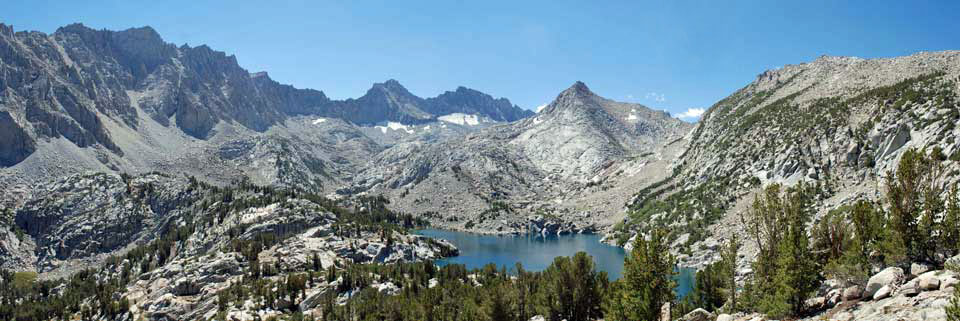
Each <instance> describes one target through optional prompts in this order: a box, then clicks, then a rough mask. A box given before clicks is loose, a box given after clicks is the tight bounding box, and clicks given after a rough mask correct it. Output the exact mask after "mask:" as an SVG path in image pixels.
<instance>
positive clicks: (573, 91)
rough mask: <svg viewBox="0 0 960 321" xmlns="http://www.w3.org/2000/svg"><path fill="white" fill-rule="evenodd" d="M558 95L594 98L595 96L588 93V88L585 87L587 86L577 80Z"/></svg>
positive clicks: (590, 92)
mask: <svg viewBox="0 0 960 321" xmlns="http://www.w3.org/2000/svg"><path fill="white" fill-rule="evenodd" d="M560 95H561V96H567V95H575V96H596V94H594V93H593V92H592V91H590V88H589V87H587V84H585V83H583V82H582V81H579V80H577V82H575V83H573V85H571V86H570V88H567V90H564V91H563V92H561V93H560Z"/></svg>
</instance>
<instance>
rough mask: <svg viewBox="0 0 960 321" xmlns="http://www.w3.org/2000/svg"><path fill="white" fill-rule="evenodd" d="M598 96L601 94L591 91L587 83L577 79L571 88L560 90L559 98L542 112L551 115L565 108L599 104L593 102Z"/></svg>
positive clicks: (579, 107)
mask: <svg viewBox="0 0 960 321" xmlns="http://www.w3.org/2000/svg"><path fill="white" fill-rule="evenodd" d="M598 97H599V96H597V95H596V94H594V93H593V92H592V91H590V88H589V87H587V84H584V83H583V82H582V81H577V82H575V83H573V85H571V86H570V87H569V88H567V89H565V90H564V91H562V92H560V94H559V95H557V98H556V99H554V100H553V102H551V103H550V104H549V105H547V107H545V108H544V109H543V111H542V112H541V114H543V115H549V114H553V113H557V112H560V111H563V110H571V109H582V108H583V107H589V106H598V105H597V104H596V103H593V100H594V99H595V98H598Z"/></svg>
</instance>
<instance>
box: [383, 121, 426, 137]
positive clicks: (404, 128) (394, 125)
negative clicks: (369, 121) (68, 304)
mask: <svg viewBox="0 0 960 321" xmlns="http://www.w3.org/2000/svg"><path fill="white" fill-rule="evenodd" d="M376 128H379V129H380V132H382V133H384V134H386V133H387V129H389V130H402V131H404V132H406V133H407V134H413V133H414V131H413V128H416V127H413V126H409V127H408V126H407V125H404V124H401V123H398V122H392V121H391V122H387V126H376Z"/></svg>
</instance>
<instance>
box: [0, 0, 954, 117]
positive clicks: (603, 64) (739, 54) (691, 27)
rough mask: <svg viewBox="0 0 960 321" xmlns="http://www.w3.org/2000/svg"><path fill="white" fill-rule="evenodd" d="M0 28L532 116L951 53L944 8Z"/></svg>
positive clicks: (199, 18)
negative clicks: (583, 92)
mask: <svg viewBox="0 0 960 321" xmlns="http://www.w3.org/2000/svg"><path fill="white" fill-rule="evenodd" d="M15 2H16V3H12V4H11V3H6V4H4V5H3V9H2V10H0V22H3V23H6V24H12V25H13V26H14V28H15V30H37V31H43V32H53V31H54V30H56V28H57V27H59V26H63V25H66V24H69V23H73V22H82V23H84V24H86V25H88V26H90V27H93V28H98V29H99V28H107V29H126V28H129V27H139V26H144V25H149V26H152V27H154V28H155V29H157V31H158V32H159V33H160V34H161V35H162V36H163V37H164V39H165V40H167V41H168V42H173V43H176V44H178V45H180V44H184V43H187V44H189V45H191V46H196V45H200V44H207V45H209V46H210V47H212V48H214V49H216V50H221V51H225V52H227V53H228V54H234V55H236V56H237V59H238V61H239V62H240V64H241V65H242V66H243V67H245V68H247V69H248V70H250V71H268V72H269V73H270V75H271V77H272V78H274V79H276V80H277V81H279V82H282V83H288V84H292V85H294V86H296V87H301V88H304V87H305V88H314V89H319V90H323V91H324V92H325V93H326V94H327V95H328V96H330V97H333V98H341V99H342V98H348V97H358V96H361V95H363V93H364V92H366V90H367V89H368V88H369V87H370V85H371V84H372V83H374V82H382V81H384V80H386V79H390V78H394V79H397V80H399V81H400V82H401V83H402V84H403V85H404V86H406V87H407V88H408V89H409V90H410V91H411V92H413V93H414V94H417V95H419V96H423V97H427V96H434V95H437V94H439V93H442V92H443V91H446V90H453V89H454V88H456V87H457V86H461V85H462V86H466V87H470V88H474V89H478V90H481V91H483V92H486V93H489V94H491V95H493V96H497V97H507V98H509V99H510V100H511V101H513V102H514V103H516V104H518V105H520V106H521V107H524V108H528V109H534V108H536V106H538V105H540V104H543V103H547V102H549V101H551V100H552V99H553V98H554V97H555V96H556V95H557V93H559V92H560V91H561V90H563V89H565V88H567V87H569V86H570V85H571V84H572V83H573V82H574V81H576V80H582V81H584V82H585V83H586V84H587V85H588V86H590V88H591V89H592V90H593V91H594V92H596V93H598V94H600V95H602V96H605V97H608V98H611V99H615V100H620V101H631V102H639V103H643V104H645V105H648V106H650V107H653V108H657V109H665V110H668V111H670V112H671V113H673V114H674V115H679V114H681V113H684V112H685V111H687V110H688V109H690V108H706V107H709V106H710V105H712V104H713V103H714V102H716V101H718V100H720V99H721V98H723V97H725V96H727V95H729V94H730V93H732V92H733V91H735V90H736V89H738V88H740V87H743V86H744V85H746V84H747V83H749V82H751V81H753V79H754V78H755V77H756V75H757V74H759V73H761V72H763V71H764V70H767V69H771V68H776V67H779V66H783V65H785V64H796V63H802V62H807V61H811V60H813V59H815V58H816V57H818V56H820V55H823V54H827V55H843V56H858V57H867V58H870V57H889V56H900V55H908V54H912V53H915V52H919V51H934V50H951V49H960V1H896V2H894V1H802V2H797V3H793V4H787V3H785V1H622V2H621V1H560V0H557V1H542V2H540V1H475V2H469V3H468V2H462V1H343V2H339V3H335V2H324V1H302V2H287V1H279V0H275V1H250V2H244V1H181V0H172V1H150V2H146V1H143V2H142V3H136V2H137V1H15Z"/></svg>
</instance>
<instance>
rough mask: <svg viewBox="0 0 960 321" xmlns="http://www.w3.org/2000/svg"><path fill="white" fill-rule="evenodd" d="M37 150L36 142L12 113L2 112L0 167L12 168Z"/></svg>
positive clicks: (0, 118)
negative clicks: (14, 118)
mask: <svg viewBox="0 0 960 321" xmlns="http://www.w3.org/2000/svg"><path fill="white" fill-rule="evenodd" d="M36 150H37V145H36V142H35V141H34V140H33V138H31V137H30V136H29V135H27V133H26V132H25V131H24V130H23V128H21V127H20V125H19V124H17V123H16V122H15V121H14V120H13V118H12V117H10V113H7V112H0V166H12V165H14V164H17V163H19V162H21V161H23V160H24V159H25V158H27V156H30V154H33V152H34V151H36Z"/></svg>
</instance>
